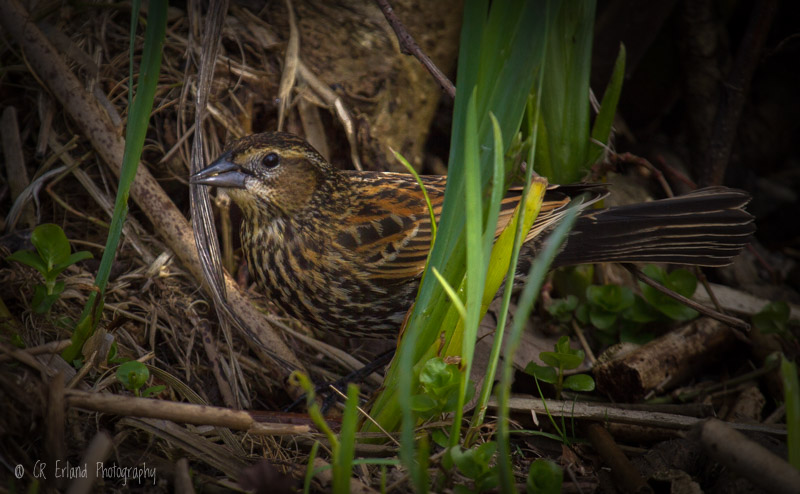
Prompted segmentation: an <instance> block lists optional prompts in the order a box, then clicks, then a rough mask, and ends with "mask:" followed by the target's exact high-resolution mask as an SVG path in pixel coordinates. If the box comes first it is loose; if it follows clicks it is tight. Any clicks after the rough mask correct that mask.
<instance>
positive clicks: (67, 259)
mask: <svg viewBox="0 0 800 494" xmlns="http://www.w3.org/2000/svg"><path fill="white" fill-rule="evenodd" d="M31 243H32V244H33V246H34V247H36V251H32V250H18V251H16V252H14V253H13V254H11V255H10V256H8V257H6V260H7V261H16V262H19V263H22V264H25V265H26V266H30V267H32V268H33V269H35V270H37V271H39V273H41V275H42V277H43V278H44V284H39V285H36V287H35V288H34V292H33V300H32V301H31V306H32V307H33V311H34V312H36V313H37V314H44V313H46V312H47V311H49V310H50V307H52V306H53V304H54V303H55V301H56V300H58V297H59V296H61V293H62V292H63V291H64V282H63V281H56V279H57V278H58V275H59V274H61V272H62V271H64V270H65V269H67V268H68V267H70V266H72V265H73V264H75V263H77V262H79V261H83V260H84V259H90V258H91V257H92V254H91V253H90V252H88V251H85V250H82V251H80V252H74V253H71V252H72V248H71V247H70V245H69V240H67V236H66V235H65V234H64V230H62V229H61V227H60V226H58V225H54V224H52V223H45V224H42V225H39V226H37V227H36V228H34V230H33V234H32V235H31Z"/></svg>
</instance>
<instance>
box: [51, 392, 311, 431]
mask: <svg viewBox="0 0 800 494" xmlns="http://www.w3.org/2000/svg"><path fill="white" fill-rule="evenodd" d="M65 396H66V399H67V403H68V404H69V406H71V407H76V408H82V409H84V410H92V411H95V412H103V413H112V414H114V415H120V416H123V417H148V418H156V419H165V420H170V421H173V422H178V423H185V424H195V425H215V426H218V427H227V428H230V429H235V430H241V431H247V432H248V433H250V434H264V435H277V436H280V435H295V434H307V433H308V432H310V427H308V426H307V425H292V424H281V423H265V422H258V421H257V420H256V419H255V418H254V417H253V415H252V414H250V413H249V412H246V411H241V410H230V409H228V408H221V407H212V406H206V405H195V404H191V403H178V402H173V401H164V400H155V399H150V398H133V397H130V396H120V395H113V394H108V393H88V392H85V391H78V390H75V389H71V390H67V391H66V392H65Z"/></svg>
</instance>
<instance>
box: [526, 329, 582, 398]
mask: <svg viewBox="0 0 800 494" xmlns="http://www.w3.org/2000/svg"><path fill="white" fill-rule="evenodd" d="M554 349H555V351H554V352H541V353H539V358H540V359H541V360H542V362H544V363H545V364H547V365H538V364H536V363H534V362H530V363H529V364H528V365H527V366H526V367H525V372H526V373H527V374H530V375H532V376H534V377H535V378H536V379H538V380H540V381H544V382H546V383H550V384H552V385H554V386H555V388H556V399H561V391H562V390H564V389H570V390H572V391H594V379H592V377H591V376H589V375H587V374H575V375H572V376H569V377H567V378H566V379H564V371H565V370H572V369H577V368H578V367H579V366H580V365H581V364H582V363H583V359H584V358H585V357H586V354H585V353H584V352H583V350H573V349H572V348H570V347H569V338H568V337H567V336H566V335H564V336H562V337H561V338H559V340H558V342H556V344H555V348H554Z"/></svg>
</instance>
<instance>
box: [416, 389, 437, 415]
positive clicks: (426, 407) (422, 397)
mask: <svg viewBox="0 0 800 494" xmlns="http://www.w3.org/2000/svg"><path fill="white" fill-rule="evenodd" d="M438 406H439V402H438V401H436V400H434V399H433V398H432V397H430V396H428V395H426V394H419V395H413V396H412V397H411V409H412V410H414V411H415V412H417V413H421V414H427V413H429V412H433V411H435V410H436V409H437V407H438Z"/></svg>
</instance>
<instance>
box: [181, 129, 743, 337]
mask: <svg viewBox="0 0 800 494" xmlns="http://www.w3.org/2000/svg"><path fill="white" fill-rule="evenodd" d="M420 178H421V181H422V183H423V185H424V187H425V189H426V191H427V193H428V195H429V198H430V203H431V208H432V210H433V212H434V216H435V217H436V218H437V219H438V217H439V215H440V213H441V210H442V204H443V200H444V191H445V186H446V184H447V177H446V176H421V177H420ZM191 183H193V184H198V185H206V186H216V187H222V188H225V189H227V192H228V194H229V195H230V197H231V199H233V201H234V202H235V203H236V204H237V205H238V206H239V208H240V209H241V211H242V216H243V221H242V226H241V229H240V231H241V241H242V249H243V251H244V255H245V257H246V259H247V263H248V266H249V268H250V271H251V272H252V273H253V274H254V278H255V281H256V284H257V285H258V287H259V288H260V289H261V290H262V291H263V292H264V293H265V294H266V295H267V296H268V297H270V299H271V300H272V301H273V302H275V303H276V304H277V305H278V306H280V307H281V308H282V309H283V310H285V311H286V312H287V313H288V314H289V315H290V316H292V317H294V318H296V319H298V320H300V321H301V322H303V323H305V324H307V325H310V326H312V327H316V328H317V329H318V330H319V331H321V332H323V333H325V332H330V333H332V334H337V335H343V336H346V337H367V338H390V337H392V336H396V335H397V334H398V332H399V330H400V327H401V325H402V322H403V320H404V317H405V315H406V312H407V311H408V309H409V308H410V307H411V306H412V304H413V302H414V298H415V296H416V293H417V289H418V285H419V283H420V279H421V277H422V274H423V271H424V269H425V264H426V259H427V257H428V253H429V250H430V247H431V235H432V231H431V230H432V228H431V227H432V225H431V215H430V211H429V209H428V205H427V203H426V201H425V198H424V195H423V192H422V188H421V187H420V185H419V183H418V182H417V181H416V179H415V178H414V177H413V176H412V175H410V174H403V173H390V172H374V171H355V170H340V169H337V168H335V167H334V166H332V165H331V164H330V163H328V162H327V161H326V160H325V159H324V158H323V157H322V156H321V155H320V154H319V153H318V152H317V151H316V150H315V149H314V148H313V147H312V146H311V145H310V144H308V143H307V142H306V141H305V140H304V139H302V138H301V137H299V136H296V135H293V134H289V133H282V132H268V133H260V134H253V135H250V136H246V137H243V138H240V139H238V140H235V141H233V142H232V143H230V144H229V145H228V146H227V147H226V149H225V150H224V152H223V153H222V154H221V156H219V158H218V159H216V160H215V161H214V162H213V163H211V165H209V166H208V167H206V168H205V169H203V170H201V171H199V172H198V173H196V174H194V175H193V176H192V177H191ZM608 193H609V191H608V189H607V187H606V186H604V185H601V184H572V185H550V186H548V188H547V191H546V193H545V196H544V202H543V204H542V206H541V212H540V213H539V215H538V217H537V218H536V220H535V222H534V224H533V226H532V228H531V229H530V231H529V232H528V234H527V235H526V237H525V240H524V243H523V246H522V250H521V252H520V263H519V265H518V267H517V271H518V272H521V273H526V272H527V267H528V266H530V263H531V260H532V259H533V258H534V257H535V256H536V253H537V252H538V251H539V250H540V249H541V247H542V245H543V242H544V239H545V237H546V236H547V234H548V232H550V231H552V229H553V228H554V227H555V226H556V225H557V224H558V223H559V221H561V219H562V218H563V217H564V213H565V212H566V210H567V208H569V207H579V208H581V212H580V215H579V217H578V219H577V221H576V222H575V225H574V226H573V229H572V231H571V233H570V234H569V235H568V237H567V240H566V243H565V245H564V246H563V247H562V249H561V251H560V252H559V253H558V255H557V256H556V258H555V261H554V263H553V267H559V266H567V265H575V264H584V263H599V262H659V263H674V264H686V265H698V266H715V267H716V266H724V265H727V264H730V263H731V262H732V259H733V258H734V257H735V256H736V255H738V254H739V252H740V251H741V250H742V249H743V248H744V247H745V245H747V244H748V242H749V241H750V239H751V236H752V234H753V232H754V231H755V225H754V218H753V217H752V216H751V215H750V214H749V213H748V212H747V211H746V210H745V206H746V205H747V203H748V201H749V199H750V196H749V195H748V194H747V193H746V192H744V191H741V190H737V189H732V188H726V187H722V186H716V187H709V188H704V189H699V190H696V191H694V192H691V193H689V194H686V195H683V196H679V197H674V198H667V199H662V200H656V201H650V202H645V203H640V204H632V205H626V206H618V207H612V208H607V209H593V208H590V207H589V206H591V205H592V204H594V203H596V202H597V201H599V200H601V199H602V198H603V197H605V196H606V195H607V194H608ZM521 196H522V187H519V186H514V187H510V188H509V190H508V193H507V194H506V195H505V197H504V198H503V200H502V203H501V207H500V214H499V219H498V226H497V230H496V235H499V233H500V232H501V231H502V229H503V228H504V227H505V225H506V224H508V222H509V221H510V219H511V217H512V215H513V211H514V209H515V207H516V206H517V204H518V203H519V201H520V198H521Z"/></svg>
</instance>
